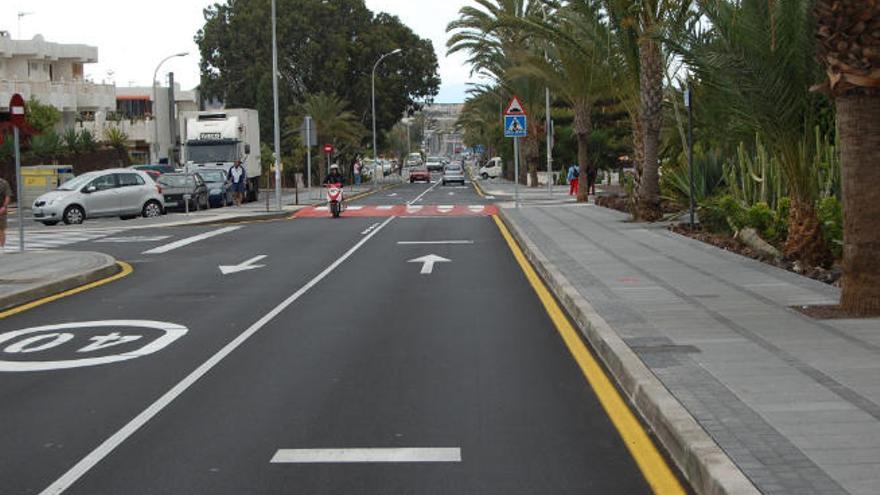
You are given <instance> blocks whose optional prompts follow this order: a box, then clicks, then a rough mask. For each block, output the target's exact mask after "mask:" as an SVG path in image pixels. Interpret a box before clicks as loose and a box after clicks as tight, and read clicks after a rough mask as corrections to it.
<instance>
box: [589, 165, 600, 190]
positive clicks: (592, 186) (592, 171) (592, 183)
mask: <svg viewBox="0 0 880 495" xmlns="http://www.w3.org/2000/svg"><path fill="white" fill-rule="evenodd" d="M598 176H599V171H598V170H596V167H589V168H587V196H589V195H590V194H592V195H593V196H595V195H596V178H597V177H598Z"/></svg>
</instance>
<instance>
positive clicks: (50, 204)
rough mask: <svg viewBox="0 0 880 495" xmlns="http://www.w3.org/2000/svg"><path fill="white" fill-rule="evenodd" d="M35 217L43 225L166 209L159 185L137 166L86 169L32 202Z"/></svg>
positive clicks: (149, 213) (147, 214) (154, 213)
mask: <svg viewBox="0 0 880 495" xmlns="http://www.w3.org/2000/svg"><path fill="white" fill-rule="evenodd" d="M33 211H34V220H36V221H38V222H42V223H44V224H46V225H55V224H57V223H58V222H62V221H63V222H64V223H66V224H79V223H83V221H84V220H85V219H86V218H98V217H115V216H118V217H120V218H122V219H128V218H134V217H137V216H144V217H157V216H159V215H162V214H164V213H165V205H164V198H163V196H162V192H161V189H160V188H159V186H158V185H156V183H155V182H153V179H152V178H151V177H150V176H149V175H148V174H147V173H146V172H142V171H140V170H132V169H121V168H120V169H110V170H99V171H96V172H88V173H85V174H82V175H80V176H78V177H74V178H73V179H70V180H69V181H67V182H65V183H64V184H61V185H60V186H59V187H58V189H56V190H54V191H51V192H48V193H46V194H43V195H42V196H40V197H39V198H37V200H36V201H34V205H33Z"/></svg>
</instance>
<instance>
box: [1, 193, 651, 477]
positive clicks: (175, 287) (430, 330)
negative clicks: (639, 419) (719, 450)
mask: <svg viewBox="0 0 880 495" xmlns="http://www.w3.org/2000/svg"><path fill="white" fill-rule="evenodd" d="M350 207H354V209H351V208H350V209H349V211H347V212H346V213H344V214H343V217H342V218H340V219H336V220H334V219H331V218H329V213H327V212H323V211H321V210H306V211H304V212H302V213H301V214H300V215H299V216H298V217H297V218H296V219H289V220H281V221H266V222H255V223H244V224H238V225H216V226H197V227H196V226H189V227H175V228H164V229H143V230H138V231H136V232H121V233H116V234H111V235H106V236H102V237H100V238H96V239H85V240H81V241H78V242H76V243H73V244H71V245H70V246H68V247H67V248H68V249H82V250H98V251H103V252H107V253H109V254H112V255H114V256H116V257H117V259H119V260H124V261H126V262H128V263H130V264H131V265H132V266H133V268H134V272H133V273H132V274H131V275H129V276H128V277H125V278H123V279H121V280H119V281H116V282H113V283H111V284H108V285H104V286H101V287H97V288H94V289H91V290H89V291H86V292H83V293H81V294H78V295H75V296H72V297H67V298H64V299H61V300H58V301H55V302H52V303H49V304H46V305H43V306H40V307H38V308H36V309H32V310H30V311H26V312H23V313H20V314H17V315H14V316H10V317H8V318H5V319H0V331H2V333H0V360H2V361H0V373H2V374H0V377H2V380H0V398H2V399H0V418H2V423H3V428H2V429H0V450H2V453H3V455H2V461H0V480H2V483H0V493H3V494H7V493H8V494H23V493H41V492H44V491H45V493H58V492H62V491H64V492H65V493H74V494H89V495H94V494H119V493H126V494H148V493H149V494H155V493H212V494H227V493H228V494H242V493H303V494H306V493H326V494H337V493H338V494H343V493H344V494H353V493H365V494H390V493H413V494H434V493H436V494H447V493H448V494H496V493H497V494H518V493H524V494H525V493H528V494H535V493H541V494H545V493H546V494H550V493H553V494H567V493H571V494H575V493H577V494H581V493H626V494H638V493H650V492H651V487H650V486H649V484H648V482H647V481H646V477H645V474H644V473H645V469H644V467H642V468H641V469H640V466H639V465H638V464H637V463H636V461H635V460H634V458H633V455H632V454H631V452H630V450H628V449H627V448H626V446H625V445H624V442H623V441H622V439H621V435H620V433H619V432H618V430H617V429H616V428H615V426H614V424H613V422H612V420H611V418H609V417H608V415H607V414H606V412H605V410H604V409H603V407H602V406H601V405H600V402H599V400H598V398H597V396H596V394H595V393H594V391H593V390H592V389H591V388H590V386H589V384H588V383H587V381H586V380H585V378H584V373H583V372H582V371H581V369H580V368H579V367H578V364H577V363H576V362H575V360H574V359H572V356H571V353H570V351H569V349H568V348H567V347H566V344H565V343H564V342H563V340H562V339H561V338H560V336H559V333H558V332H557V329H556V327H555V325H554V322H553V321H552V320H551V318H550V316H548V313H547V311H545V309H544V307H543V306H542V303H541V301H540V300H539V299H538V298H537V297H536V294H535V291H534V289H533V287H532V285H531V284H530V282H529V280H527V278H526V277H525V275H524V273H523V271H522V269H521V267H520V266H519V265H518V263H517V261H516V259H515V258H514V256H513V255H512V253H511V250H510V248H509V247H508V244H507V243H506V242H505V239H504V238H503V237H502V235H501V233H500V231H499V228H498V226H497V225H496V222H495V220H494V219H493V218H492V216H491V214H492V213H493V211H494V210H493V208H494V206H492V205H491V204H489V203H488V202H487V201H486V200H485V199H483V198H481V197H479V196H478V195H477V194H476V193H475V191H474V189H472V188H471V187H470V185H468V186H467V187H444V186H442V185H437V184H415V185H409V184H405V185H401V186H399V187H396V188H393V189H390V190H387V191H382V192H379V193H376V194H373V195H371V196H369V197H367V198H364V199H362V200H360V201H357V202H354V203H352V204H351V205H350ZM220 267H224V268H223V269H221V268H220ZM224 271H225V272H226V274H224V273H223V272H224ZM82 322H86V324H84V325H80V326H77V325H76V324H77V323H82ZM157 322H158V323H157ZM35 327H42V328H39V329H37V330H33V331H28V332H20V331H21V330H28V329H31V330H32V329H34V328H35Z"/></svg>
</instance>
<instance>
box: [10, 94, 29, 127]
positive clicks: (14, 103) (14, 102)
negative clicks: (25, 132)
mask: <svg viewBox="0 0 880 495" xmlns="http://www.w3.org/2000/svg"><path fill="white" fill-rule="evenodd" d="M9 121H10V122H12V125H14V126H16V127H22V126H23V125H24V123H25V116H24V98H22V97H21V95H20V94H18V93H15V94H14V95H12V98H11V99H10V100H9Z"/></svg>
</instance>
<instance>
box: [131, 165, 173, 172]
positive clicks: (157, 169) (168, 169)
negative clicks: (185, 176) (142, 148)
mask: <svg viewBox="0 0 880 495" xmlns="http://www.w3.org/2000/svg"><path fill="white" fill-rule="evenodd" d="M129 168H133V169H135V170H143V171H144V172H147V171H150V170H152V171H154V172H159V174H173V173H174V172H177V169H175V168H174V167H173V166H172V165H168V164H166V163H158V164H150V163H148V164H146V165H132V166H131V167H129Z"/></svg>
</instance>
